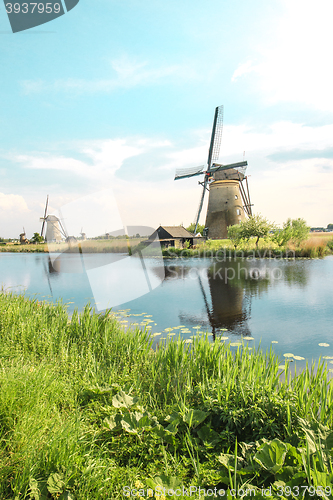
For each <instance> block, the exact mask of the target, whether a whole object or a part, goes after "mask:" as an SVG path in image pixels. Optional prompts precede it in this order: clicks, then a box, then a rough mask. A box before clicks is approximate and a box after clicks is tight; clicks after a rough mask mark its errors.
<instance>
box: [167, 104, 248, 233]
mask: <svg viewBox="0 0 333 500" xmlns="http://www.w3.org/2000/svg"><path fill="white" fill-rule="evenodd" d="M222 129H223V106H218V107H217V108H216V109H215V115H214V122H213V129H212V135H211V140H210V147H209V153H208V160H207V168H206V170H204V168H205V166H204V165H202V166H201V167H195V168H190V169H178V170H176V175H175V180H178V179H185V178H187V177H194V176H196V175H203V176H204V178H203V181H202V182H200V181H199V184H201V186H203V191H202V195H201V199H200V203H199V208H198V211H197V214H196V218H195V230H194V232H195V233H196V231H197V227H198V223H199V219H200V214H201V210H202V206H203V202H204V197H205V193H206V190H207V191H209V199H208V209H207V216H206V224H205V229H206V236H208V237H209V238H216V239H217V238H226V237H227V232H228V226H231V225H234V224H238V223H239V222H241V221H242V220H244V218H245V213H246V214H247V215H252V209H251V206H252V205H251V201H250V193H249V187H248V182H247V177H246V176H245V171H246V167H247V161H241V162H238V163H231V164H228V165H222V164H220V163H216V161H217V160H218V158H219V155H220V147H221V140H222ZM244 180H245V181H246V189H245V187H244V186H243V181H244ZM208 186H209V188H208ZM241 201H242V203H241Z"/></svg>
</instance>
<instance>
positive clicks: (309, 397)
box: [0, 293, 333, 500]
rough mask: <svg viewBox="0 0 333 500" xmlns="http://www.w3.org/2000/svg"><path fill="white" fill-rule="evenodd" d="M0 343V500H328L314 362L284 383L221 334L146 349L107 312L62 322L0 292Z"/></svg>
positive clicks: (322, 408)
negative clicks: (247, 499) (128, 498)
mask: <svg viewBox="0 0 333 500" xmlns="http://www.w3.org/2000/svg"><path fill="white" fill-rule="evenodd" d="M124 314H126V312H124ZM0 334H1V343H0V363H1V370H0V387H1V391H0V498H1V499H3V500H6V499H12V500H14V499H15V500H18V499H34V500H36V499H40V500H41V499H44V500H45V499H56V498H58V499H60V500H64V499H67V500H69V499H76V500H87V499H89V500H90V499H91V500H92V499H93V500H99V499H100V500H102V499H103V500H106V499H114V500H117V499H120V498H124V493H130V494H133V495H134V493H135V494H136V493H138V495H137V498H141V499H142V498H147V497H148V496H149V497H150V498H160V499H162V500H163V498H188V497H189V495H186V494H184V495H183V494H181V495H179V492H181V493H182V491H183V490H182V488H184V489H185V492H186V491H187V492H188V491H189V488H191V492H192V494H191V498H193V499H199V498H200V499H202V500H203V499H207V498H212V492H214V491H216V494H217V498H220V497H221V498H223V497H224V498H229V499H231V498H241V496H242V493H241V492H242V491H243V493H244V492H248V491H252V493H251V497H253V498H262V497H263V496H265V498H276V499H277V498H284V499H285V498H295V499H296V498H297V499H299V498H300V497H303V496H304V497H305V498H317V497H319V496H321V495H320V492H322V493H323V495H322V496H321V497H322V498H326V499H327V498H333V496H332V495H331V493H330V491H331V490H330V488H333V469H332V460H333V458H332V454H333V449H332V448H333V432H332V429H333V390H332V385H331V383H330V380H329V373H328V369H327V366H326V365H325V364H324V363H323V362H319V364H318V366H317V369H314V367H312V368H307V369H306V371H304V372H303V373H301V374H299V375H296V374H295V375H294V376H293V377H291V376H290V374H289V371H288V366H289V362H286V364H285V366H283V367H282V368H281V366H280V360H279V359H278V358H277V356H276V355H274V353H273V352H272V351H271V352H266V353H263V352H261V351H260V350H254V349H251V348H250V347H248V346H247V345H246V341H245V340H244V342H243V344H242V342H240V345H238V346H231V345H227V344H225V340H223V337H221V338H220V339H218V340H217V341H216V342H214V343H211V342H210V341H209V339H208V338H207V336H204V337H196V338H193V339H191V340H190V339H189V341H184V340H181V339H180V338H178V339H177V338H175V337H172V336H171V335H170V336H169V340H165V341H164V343H160V344H158V345H157V346H156V347H155V350H153V349H152V342H153V339H152V338H151V336H150V334H149V331H148V329H144V330H139V329H133V330H131V329H128V330H127V331H125V329H124V327H122V326H121V323H120V322H118V321H117V320H116V318H115V317H114V315H113V314H112V313H111V312H107V313H106V314H95V313H93V312H92V311H91V310H90V308H89V307H88V306H87V307H86V308H85V310H84V311H83V312H82V314H80V315H79V314H78V313H77V312H74V314H73V316H72V317H71V318H69V316H68V314H67V312H66V307H64V306H62V305H61V304H58V305H56V306H53V305H50V304H47V303H42V302H38V301H37V300H33V301H31V300H28V299H26V298H24V297H23V296H12V295H9V294H4V293H2V294H1V295H0ZM166 336H167V333H166ZM295 359H296V358H295ZM157 487H159V488H162V489H163V488H166V492H165V496H164V497H163V496H162V495H161V494H160V495H158V494H157V493H156V488H157ZM199 488H201V494H199ZM171 489H173V490H176V491H177V492H176V494H175V495H173V496H172V495H171V494H170V495H168V490H169V492H170V491H171ZM263 489H265V492H266V493H264V494H263ZM231 490H236V491H238V493H236V494H232V492H231ZM160 491H161V490H160ZM222 491H224V496H222V495H223V494H222ZM228 491H229V493H227V492H228ZM219 492H220V495H221V496H219ZM230 492H231V493H230ZM318 492H319V493H318Z"/></svg>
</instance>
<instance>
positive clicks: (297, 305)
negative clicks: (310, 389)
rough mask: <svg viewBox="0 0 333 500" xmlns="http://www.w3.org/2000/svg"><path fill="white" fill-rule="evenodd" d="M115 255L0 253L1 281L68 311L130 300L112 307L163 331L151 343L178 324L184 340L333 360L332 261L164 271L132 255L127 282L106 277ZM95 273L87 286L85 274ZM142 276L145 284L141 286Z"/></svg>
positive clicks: (213, 264) (178, 263)
mask: <svg viewBox="0 0 333 500" xmlns="http://www.w3.org/2000/svg"><path fill="white" fill-rule="evenodd" d="M114 258H117V257H114V256H113V257H112V256H111V257H110V254H105V255H104V254H97V255H96V254H87V255H85V261H84V266H81V264H80V256H79V255H65V256H63V257H62V263H61V266H56V265H52V262H51V261H50V258H49V255H48V254H24V253H23V254H19V253H13V254H10V253H1V254H0V284H1V285H2V286H3V287H4V288H5V289H6V290H8V291H13V292H15V293H19V292H25V293H26V294H27V295H29V296H31V295H36V297H37V298H38V299H43V300H44V299H46V300H51V301H54V302H56V301H57V300H58V299H62V300H63V301H64V302H65V303H68V309H69V311H70V312H71V311H73V310H74V308H76V307H77V308H78V309H82V308H83V307H84V305H85V304H86V303H87V302H88V301H89V302H90V303H91V305H92V306H94V307H95V308H96V309H103V308H105V300H106V299H108V297H109V298H110V301H111V305H114V304H115V303H116V301H115V297H122V298H124V299H125V300H126V297H127V298H130V299H132V300H127V301H126V302H125V303H122V304H117V305H116V306H115V307H113V310H114V311H120V314H122V315H123V316H125V317H124V318H123V321H124V322H125V321H128V324H130V323H133V322H134V323H139V324H140V323H141V321H143V320H146V321H147V320H148V321H150V323H149V326H150V327H151V332H152V333H161V335H158V336H156V337H155V340H158V339H160V338H163V337H166V336H167V334H168V333H170V332H168V331H165V329H168V328H174V327H177V326H178V327H179V326H180V325H182V328H178V329H176V330H173V331H172V332H171V333H176V334H178V333H180V334H181V335H182V336H183V337H184V338H187V339H190V338H191V336H192V335H193V334H194V333H195V332H198V331H199V332H203V331H208V332H209V334H210V336H211V338H212V340H213V339H214V338H216V337H219V336H224V337H228V340H227V341H229V340H230V341H231V342H236V341H237V340H240V338H241V337H243V338H248V337H253V338H254V340H249V341H248V342H249V344H250V345H256V346H257V345H258V344H259V342H261V346H262V347H263V348H264V349H266V348H267V347H270V346H272V347H273V348H274V350H275V351H276V352H277V353H279V354H281V355H283V354H284V353H287V352H288V353H293V354H294V355H298V356H302V357H304V358H306V359H309V360H310V361H311V360H316V359H318V358H319V356H333V307H332V297H333V279H332V278H333V256H329V257H326V258H325V259H321V260H296V261H286V260H268V259H261V260H259V259H257V260H238V261H235V260H229V259H227V260H226V261H225V262H218V261H216V260H214V259H186V260H185V259H182V260H178V259H177V260H164V268H163V263H162V268H161V263H160V262H158V261H157V260H156V259H148V258H146V259H145V261H144V263H142V262H141V261H140V259H138V258H131V262H130V266H128V264H127V261H123V262H125V264H126V268H127V269H128V268H130V274H131V276H134V277H135V278H134V281H133V282H130V277H129V275H128V276H127V275H124V266H123V268H122V269H120V268H119V270H118V271H117V269H116V268H115V269H113V271H112V273H110V272H109V267H108V266H110V262H111V263H112V259H114ZM118 258H119V257H118ZM110 259H111V260H110ZM142 266H143V268H142ZM96 268H98V272H97V271H96V272H94V273H95V278H94V281H93V280H92V279H91V271H90V270H94V269H96ZM142 269H143V270H142ZM73 271H74V272H73ZM89 273H90V274H89ZM96 273H97V274H96ZM140 273H141V274H140ZM142 273H144V274H142ZM161 273H162V274H161ZM143 275H144V276H146V277H147V281H148V286H147V282H146V281H145V282H144V285H145V286H143V284H142V279H141V278H142V276H143ZM163 277H164V279H163ZM96 280H97V281H96ZM129 284H130V290H131V293H130V294H129V293H128V289H129V288H128V286H129ZM126 287H127V288H126ZM97 290H98V292H97ZM126 290H127V291H126ZM147 292H148V293H147ZM97 296H98V297H97ZM101 298H102V302H101V301H100V300H101ZM142 313H145V314H144V315H142V316H138V315H141V314H142ZM135 315H136V316H135ZM144 316H151V317H150V318H145V317H144ZM124 325H126V323H124ZM195 327H196V328H195ZM322 343H323V344H329V345H328V346H320V345H319V344H322ZM330 361H333V359H332V360H327V362H328V363H330ZM304 363H305V361H304V362H302V361H298V362H297V364H298V366H302V365H303V364H304ZM331 366H332V369H333V363H332V364H331Z"/></svg>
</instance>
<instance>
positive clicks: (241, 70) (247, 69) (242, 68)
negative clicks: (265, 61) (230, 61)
mask: <svg viewBox="0 0 333 500" xmlns="http://www.w3.org/2000/svg"><path fill="white" fill-rule="evenodd" d="M256 69H257V66H254V65H253V64H252V61H247V62H246V63H244V64H240V65H239V66H238V68H237V69H236V70H235V71H234V73H233V75H232V77H231V81H232V82H235V81H236V80H237V79H238V78H239V77H240V76H243V75H245V74H247V73H251V72H252V71H255V70H256Z"/></svg>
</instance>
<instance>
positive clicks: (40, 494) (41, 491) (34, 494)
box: [29, 477, 48, 500]
mask: <svg viewBox="0 0 333 500" xmlns="http://www.w3.org/2000/svg"><path fill="white" fill-rule="evenodd" d="M29 488H30V491H29V493H30V495H29V499H30V500H47V497H48V494H47V489H46V483H45V481H42V482H40V483H38V481H37V480H36V479H34V478H33V477H30V479H29Z"/></svg>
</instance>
